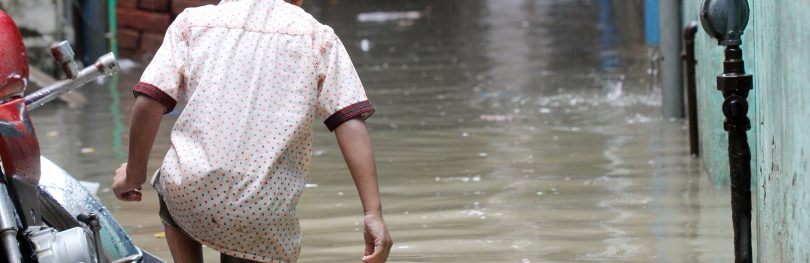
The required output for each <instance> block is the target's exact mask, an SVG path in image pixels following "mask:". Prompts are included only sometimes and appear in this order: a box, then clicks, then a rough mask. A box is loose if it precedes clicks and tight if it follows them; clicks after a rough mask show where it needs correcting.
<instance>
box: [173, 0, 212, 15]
mask: <svg viewBox="0 0 810 263" xmlns="http://www.w3.org/2000/svg"><path fill="white" fill-rule="evenodd" d="M218 3H219V0H173V1H172V14H173V15H177V14H179V13H180V12H183V10H185V9H186V8H189V7H198V6H204V5H216V4H218Z"/></svg>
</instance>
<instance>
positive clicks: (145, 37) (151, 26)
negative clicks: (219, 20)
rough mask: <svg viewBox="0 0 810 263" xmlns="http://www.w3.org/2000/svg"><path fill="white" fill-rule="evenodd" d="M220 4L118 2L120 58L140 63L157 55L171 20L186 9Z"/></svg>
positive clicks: (213, 0)
mask: <svg viewBox="0 0 810 263" xmlns="http://www.w3.org/2000/svg"><path fill="white" fill-rule="evenodd" d="M217 3H219V0H118V4H117V5H118V6H117V10H116V15H117V16H118V48H119V50H120V53H121V56H122V57H126V58H132V59H141V58H143V57H144V56H145V55H146V56H149V55H151V54H154V53H155V51H157V49H158V47H160V44H161V43H163V34H165V33H166V29H167V28H168V27H169V24H170V23H171V21H172V20H174V18H175V17H176V16H177V14H179V13H180V12H182V11H183V10H184V9H186V8H187V7H196V6H202V5H209V4H217Z"/></svg>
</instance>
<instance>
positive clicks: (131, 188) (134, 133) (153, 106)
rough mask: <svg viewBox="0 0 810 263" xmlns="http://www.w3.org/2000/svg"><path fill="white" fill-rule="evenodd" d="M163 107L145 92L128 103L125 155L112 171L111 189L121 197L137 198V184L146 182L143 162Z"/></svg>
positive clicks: (130, 199)
mask: <svg viewBox="0 0 810 263" xmlns="http://www.w3.org/2000/svg"><path fill="white" fill-rule="evenodd" d="M165 112H166V107H165V106H163V105H162V104H160V103H158V102H157V101H156V100H153V99H151V98H149V97H146V96H138V97H137V98H136V99H135V104H134V105H133V106H132V114H131V116H132V117H131V120H130V125H129V158H128V160H127V163H124V164H122V165H121V168H118V170H116V172H115V179H114V180H113V192H114V193H115V196H116V197H117V198H118V199H119V200H122V201H140V187H141V185H143V183H144V182H146V169H147V168H146V165H147V162H148V161H149V152H151V151H152V145H153V144H154V142H155V136H157V131H158V128H159V127H160V120H161V119H162V117H163V114H164V113H165Z"/></svg>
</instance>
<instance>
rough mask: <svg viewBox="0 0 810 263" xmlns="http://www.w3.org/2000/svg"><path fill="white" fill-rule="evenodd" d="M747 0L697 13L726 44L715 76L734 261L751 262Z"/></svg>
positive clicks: (710, 4)
mask: <svg viewBox="0 0 810 263" xmlns="http://www.w3.org/2000/svg"><path fill="white" fill-rule="evenodd" d="M748 13H749V9H748V2H747V1H746V0H706V1H705V2H703V8H702V9H701V13H700V20H701V22H702V24H703V29H704V30H706V33H708V34H709V35H711V36H712V37H714V38H716V39H718V44H719V45H721V46H725V47H726V50H725V57H726V59H725V60H724V61H723V74H721V75H720V76H717V89H718V90H720V91H721V92H722V93H723V98H725V101H724V102H723V107H722V108H723V114H724V115H725V116H726V120H725V122H724V123H723V127H724V128H725V130H726V132H728V158H729V166H730V170H731V216H732V222H733V224H734V256H735V262H752V252H751V150H750V149H749V147H748V138H747V134H746V132H747V131H748V130H749V129H751V121H750V120H749V119H748V116H747V114H748V101H747V98H748V92H749V91H750V90H751V88H752V85H753V76H751V75H750V74H746V73H745V63H744V62H743V53H742V49H741V48H740V45H741V44H742V38H741V37H742V34H743V31H744V30H745V27H746V25H747V24H748Z"/></svg>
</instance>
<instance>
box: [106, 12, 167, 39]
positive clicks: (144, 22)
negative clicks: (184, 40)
mask: <svg viewBox="0 0 810 263" xmlns="http://www.w3.org/2000/svg"><path fill="white" fill-rule="evenodd" d="M115 13H116V14H117V15H118V25H120V26H121V27H128V28H133V29H139V30H141V31H145V32H157V33H163V32H166V29H167V28H169V14H166V13H155V12H149V11H143V10H137V9H129V8H118V10H116V12H115Z"/></svg>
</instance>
